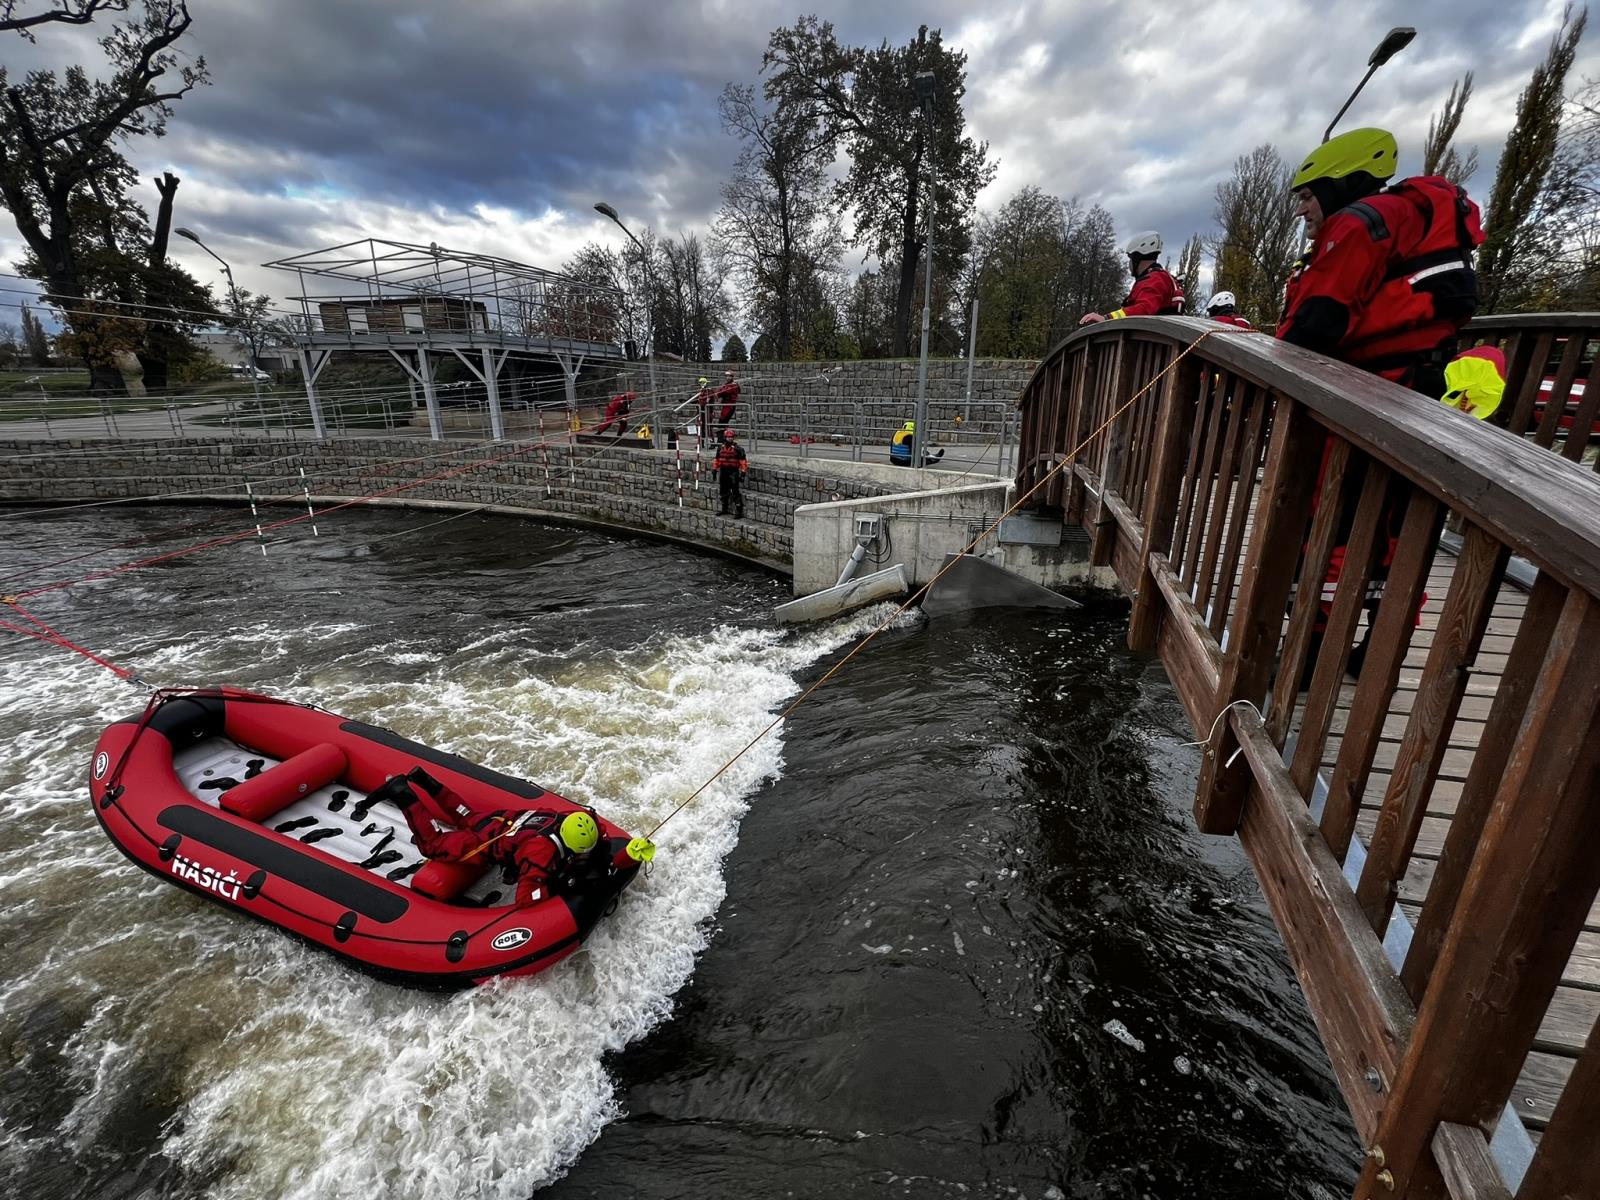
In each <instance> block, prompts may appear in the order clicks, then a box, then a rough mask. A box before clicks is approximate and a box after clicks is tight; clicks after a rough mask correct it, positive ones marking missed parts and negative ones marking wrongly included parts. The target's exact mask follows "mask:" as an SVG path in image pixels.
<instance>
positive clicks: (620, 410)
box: [594, 392, 639, 437]
mask: <svg viewBox="0 0 1600 1200" xmlns="http://www.w3.org/2000/svg"><path fill="white" fill-rule="evenodd" d="M638 398H639V397H638V395H637V394H636V393H634V392H623V393H622V394H621V395H617V396H613V397H611V403H610V404H608V405H606V414H605V418H606V419H605V420H603V421H601V422H600V424H598V425H596V426H595V427H594V431H595V432H596V433H604V432H605V431H606V430H607V429H608V428H610V426H611V423H612V422H613V421H615V422H616V423H617V436H618V437H621V436H622V435H623V434H625V433H627V432H628V409H629V408H631V407H632V406H633V402H634V401H635V400H637V399H638Z"/></svg>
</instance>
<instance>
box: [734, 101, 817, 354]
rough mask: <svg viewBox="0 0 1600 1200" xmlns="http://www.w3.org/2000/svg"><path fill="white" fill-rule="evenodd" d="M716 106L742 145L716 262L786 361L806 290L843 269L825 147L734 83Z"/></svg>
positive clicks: (808, 126) (792, 115)
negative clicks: (820, 277)
mask: <svg viewBox="0 0 1600 1200" xmlns="http://www.w3.org/2000/svg"><path fill="white" fill-rule="evenodd" d="M717 107H718V111H719V112H720V114H721V116H722V126H723V128H724V129H726V130H727V131H728V132H729V133H733V134H735V135H737V136H738V137H739V138H740V139H741V141H742V142H743V147H742V148H741V150H740V152H739V158H738V160H737V161H736V162H735V164H734V169H733V173H732V175H730V176H729V178H728V181H727V182H726V183H725V184H724V185H723V188H722V207H721V208H720V209H719V210H718V213H717V218H716V223H715V225H714V226H713V232H714V236H715V252H716V257H717V259H718V261H719V262H720V263H721V264H722V266H723V269H724V271H725V272H726V273H727V274H728V275H729V276H730V277H731V278H732V279H733V281H734V283H735V285H736V286H737V287H738V289H739V291H740V292H741V294H742V296H743V301H744V304H743V307H744V310H745V313H746V315H747V317H748V318H749V320H750V323H751V324H753V325H756V326H758V327H759V328H761V329H764V330H766V331H768V332H770V333H771V335H772V338H773V344H774V351H775V353H776V355H777V356H778V357H779V358H784V359H786V358H789V357H791V356H792V354H793V342H794V340H795V333H796V330H797V328H798V326H799V324H800V323H801V320H802V315H801V309H802V307H803V305H804V303H805V299H804V296H805V293H806V290H807V288H810V287H811V286H812V280H813V278H814V277H816V276H818V275H826V274H831V273H833V272H835V271H836V270H837V269H838V259H839V249H840V232H839V218H838V215H837V213H836V212H835V211H834V210H833V208H832V206H831V205H830V204H829V196H828V182H827V176H826V174H825V171H826V169H827V165H828V141H827V139H826V137H825V136H824V135H823V134H822V133H821V131H820V130H819V127H818V125H817V123H816V121H814V120H812V119H811V118H810V117H809V116H808V115H806V114H805V113H803V112H801V111H799V110H798V109H796V108H793V107H791V108H790V109H789V110H788V111H787V112H785V111H784V110H782V109H779V110H776V111H774V110H772V109H770V108H768V107H766V106H765V105H763V104H762V103H761V101H759V100H758V99H757V97H756V93H755V89H754V88H753V87H747V86H741V85H738V84H731V83H730V84H729V85H728V86H727V87H726V88H724V89H723V92H722V96H721V98H720V99H719V100H718V102H717ZM812 290H813V291H814V290H815V289H814V288H813V289H812Z"/></svg>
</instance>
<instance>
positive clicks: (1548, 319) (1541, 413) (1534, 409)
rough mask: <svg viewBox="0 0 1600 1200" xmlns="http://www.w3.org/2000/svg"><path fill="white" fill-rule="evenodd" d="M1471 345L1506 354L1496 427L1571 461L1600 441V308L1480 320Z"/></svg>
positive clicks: (1598, 461)
mask: <svg viewBox="0 0 1600 1200" xmlns="http://www.w3.org/2000/svg"><path fill="white" fill-rule="evenodd" d="M1467 343H1471V344H1476V345H1489V346H1498V347H1499V348H1500V349H1501V350H1502V351H1503V352H1504V354H1505V356H1506V394H1505V399H1504V400H1503V401H1502V402H1501V407H1500V411H1499V412H1497V413H1495V415H1494V417H1493V418H1492V420H1493V421H1494V423H1495V424H1497V425H1499V426H1500V427H1501V428H1503V429H1505V430H1507V431H1508V432H1510V433H1515V434H1521V435H1525V436H1529V437H1531V438H1532V439H1533V441H1534V443H1535V444H1536V445H1539V446H1544V447H1546V448H1547V449H1551V450H1556V451H1557V452H1558V453H1559V454H1560V455H1561V456H1562V457H1563V458H1565V459H1568V460H1570V461H1571V462H1581V461H1582V460H1583V457H1584V452H1585V451H1586V450H1587V449H1588V448H1589V447H1590V446H1592V445H1597V444H1600V433H1597V431H1596V428H1597V425H1600V313H1531V314H1527V315H1516V316H1506V317H1481V318H1479V319H1478V320H1476V321H1474V322H1472V323H1471V324H1470V325H1468V326H1467V328H1466V331H1465V337H1464V344H1467ZM1558 443H1559V448H1558ZM1594 469H1595V470H1596V471H1600V456H1596V458H1595V460H1594Z"/></svg>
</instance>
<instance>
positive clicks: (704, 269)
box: [654, 233, 730, 362]
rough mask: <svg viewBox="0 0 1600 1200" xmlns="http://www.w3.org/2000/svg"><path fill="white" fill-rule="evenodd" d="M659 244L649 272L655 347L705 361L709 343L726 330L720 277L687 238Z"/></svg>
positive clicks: (694, 238)
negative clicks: (651, 286)
mask: <svg viewBox="0 0 1600 1200" xmlns="http://www.w3.org/2000/svg"><path fill="white" fill-rule="evenodd" d="M660 245H661V253H660V257H659V261H658V262H657V264H656V267H655V271H654V282H655V286H656V294H655V298H654V304H655V329H656V342H657V344H659V345H660V347H661V348H662V349H663V350H667V351H670V352H671V353H673V354H677V355H679V356H680V357H682V358H685V359H688V360H689V361H691V362H710V361H711V340H712V338H714V337H715V336H716V335H717V334H719V333H721V332H722V331H723V330H724V329H726V328H727V325H728V317H729V315H730V314H729V312H728V307H729V306H728V298H727V295H726V293H724V292H723V290H722V273H721V271H720V270H719V269H718V268H717V265H716V263H715V261H714V260H713V259H712V258H711V256H709V255H707V253H706V250H705V247H704V246H703V245H702V244H701V242H700V239H699V238H698V237H697V236H696V235H694V234H692V233H685V234H680V235H679V237H678V239H677V240H676V241H664V242H662V243H661V244H660Z"/></svg>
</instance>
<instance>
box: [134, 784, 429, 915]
mask: <svg viewBox="0 0 1600 1200" xmlns="http://www.w3.org/2000/svg"><path fill="white" fill-rule="evenodd" d="M156 820H157V821H158V822H159V823H160V824H161V825H162V826H163V827H165V828H167V829H170V830H172V831H173V832H174V833H177V834H182V835H183V836H184V837H185V838H189V839H192V840H193V841H195V842H196V843H198V844H199V845H202V846H210V847H211V848H213V849H215V850H220V851H222V852H223V853H224V854H228V855H231V856H232V857H234V858H237V859H240V860H241V861H243V862H247V863H249V864H250V865H251V866H253V867H261V868H263V869H264V870H266V871H267V873H268V874H270V875H272V876H273V877H275V878H278V879H283V880H286V881H287V882H289V883H292V884H295V885H296V886H298V887H302V888H304V889H305V890H306V891H308V892H314V893H316V894H317V895H319V896H322V897H324V898H325V899H328V900H330V901H332V902H333V903H335V904H338V905H340V906H341V907H343V908H346V909H351V910H353V911H354V912H355V913H357V914H358V915H360V916H363V917H368V918H370V919H372V920H374V921H377V922H378V923H379V924H383V925H387V924H389V923H390V922H393V921H397V920H399V919H400V918H401V917H403V916H404V915H405V914H406V912H407V910H409V909H410V907H411V902H410V901H409V900H407V899H406V898H405V897H404V896H398V895H396V894H395V893H393V892H391V891H388V890H387V889H385V888H381V887H378V886H377V885H376V884H372V883H368V882H367V881H366V880H364V879H357V878H356V877H355V876H353V875H351V874H350V873H349V872H348V871H345V870H342V869H341V868H339V867H335V866H333V865H331V864H329V863H325V862H321V861H319V860H317V859H314V858H312V857H311V856H309V855H306V854H301V853H300V852H299V851H297V850H295V849H294V848H293V847H291V846H285V845H283V844H282V843H281V842H277V841H274V840H273V839H271V838H269V837H266V836H264V835H262V834H259V833H256V832H255V831H253V830H250V829H246V828H244V827H243V826H241V825H238V824H235V823H234V822H233V821H230V820H228V818H226V817H224V816H221V815H219V814H217V813H213V812H211V811H210V810H209V809H202V808H197V807H195V806H193V805H189V804H173V805H169V806H168V807H167V808H164V809H162V811H161V813H160V815H159V816H158V817H157V818H156Z"/></svg>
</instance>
